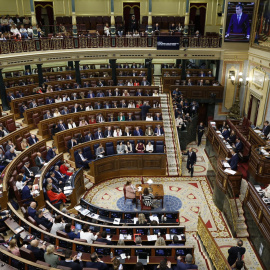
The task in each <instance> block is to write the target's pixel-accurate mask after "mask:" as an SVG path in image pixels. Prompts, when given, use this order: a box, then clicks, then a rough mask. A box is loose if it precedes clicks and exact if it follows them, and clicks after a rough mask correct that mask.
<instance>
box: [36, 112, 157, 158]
mask: <svg viewBox="0 0 270 270" xmlns="http://www.w3.org/2000/svg"><path fill="white" fill-rule="evenodd" d="M133 110H134V109H133ZM111 113H112V112H111ZM77 115H78V113H77ZM79 115H80V116H81V117H82V116H83V115H82V114H80V113H79ZM79 115H78V116H79ZM84 115H87V114H84ZM60 119H62V118H60ZM64 119H65V120H66V119H71V117H69V118H64ZM47 125H48V124H47ZM157 125H160V126H162V121H153V122H150V121H115V122H103V123H99V124H91V125H87V126H82V127H76V128H72V129H67V130H64V131H60V132H57V133H56V134H55V135H54V137H53V138H54V145H55V146H56V147H57V148H58V151H59V153H60V152H62V151H64V150H65V148H66V146H67V142H68V141H69V140H70V139H71V138H72V137H77V136H78V135H79V134H81V135H82V136H83V137H84V136H85V135H86V133H87V132H89V131H90V132H91V133H92V134H93V136H94V133H95V132H96V131H97V130H98V128H101V129H102V131H103V132H104V130H105V128H106V127H108V126H111V127H113V128H117V127H119V128H120V129H121V130H122V134H124V131H125V128H126V127H129V129H130V131H132V132H133V131H134V130H135V128H136V127H140V128H141V129H142V131H143V134H145V130H146V128H147V127H148V126H151V127H152V128H153V129H154V128H155V127H156V126H157ZM39 128H41V125H40V126H39ZM121 137H122V136H121ZM121 137H118V138H119V140H121ZM139 137H141V136H139ZM95 142H96V143H98V142H99V141H98V140H95Z"/></svg>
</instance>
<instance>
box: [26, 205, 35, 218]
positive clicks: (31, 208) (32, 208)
mask: <svg viewBox="0 0 270 270" xmlns="http://www.w3.org/2000/svg"><path fill="white" fill-rule="evenodd" d="M36 208H37V203H36V202H31V203H30V206H28V208H27V213H28V216H30V217H32V218H35V216H36V212H37V211H36Z"/></svg>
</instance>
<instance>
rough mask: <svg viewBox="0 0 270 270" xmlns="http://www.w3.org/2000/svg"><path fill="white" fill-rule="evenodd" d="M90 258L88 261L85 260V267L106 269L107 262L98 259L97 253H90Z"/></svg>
mask: <svg viewBox="0 0 270 270" xmlns="http://www.w3.org/2000/svg"><path fill="white" fill-rule="evenodd" d="M90 259H91V261H90V262H87V263H86V264H85V267H87V268H91V269H98V270H106V269H108V266H107V264H106V263H104V262H102V261H101V260H100V259H99V257H98V255H97V253H96V252H94V253H92V254H91V256H90Z"/></svg>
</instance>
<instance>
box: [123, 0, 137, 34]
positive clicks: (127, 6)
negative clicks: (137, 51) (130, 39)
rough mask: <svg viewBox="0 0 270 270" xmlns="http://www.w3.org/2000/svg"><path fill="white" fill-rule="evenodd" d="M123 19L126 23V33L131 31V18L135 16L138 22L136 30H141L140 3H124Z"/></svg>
mask: <svg viewBox="0 0 270 270" xmlns="http://www.w3.org/2000/svg"><path fill="white" fill-rule="evenodd" d="M123 12H124V14H123V17H124V23H125V31H126V33H127V32H129V31H131V18H132V16H133V15H134V16H135V20H136V29H139V24H140V2H131V3H130V2H124V3H123Z"/></svg>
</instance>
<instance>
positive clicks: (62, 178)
mask: <svg viewBox="0 0 270 270" xmlns="http://www.w3.org/2000/svg"><path fill="white" fill-rule="evenodd" d="M54 174H55V177H56V179H57V180H58V181H62V182H66V180H68V178H69V176H68V175H64V174H62V173H61V172H60V169H59V166H58V165H56V166H54Z"/></svg>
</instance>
